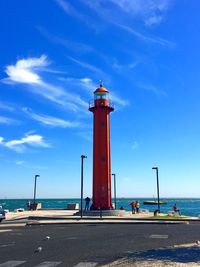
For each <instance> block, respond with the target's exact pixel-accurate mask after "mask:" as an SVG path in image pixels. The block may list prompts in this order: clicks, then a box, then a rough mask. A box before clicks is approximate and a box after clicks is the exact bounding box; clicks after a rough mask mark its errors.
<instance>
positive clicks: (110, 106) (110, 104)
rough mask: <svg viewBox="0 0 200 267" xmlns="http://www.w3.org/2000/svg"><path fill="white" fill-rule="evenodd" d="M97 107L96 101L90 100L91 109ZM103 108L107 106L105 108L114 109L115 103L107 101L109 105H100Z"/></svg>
mask: <svg viewBox="0 0 200 267" xmlns="http://www.w3.org/2000/svg"><path fill="white" fill-rule="evenodd" d="M95 106H96V105H95V100H90V101H89V108H94V107H95ZM101 106H105V107H109V108H114V102H113V101H111V100H108V101H107V105H101V104H99V105H98V107H101Z"/></svg>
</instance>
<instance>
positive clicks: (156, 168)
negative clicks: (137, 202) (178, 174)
mask: <svg viewBox="0 0 200 267" xmlns="http://www.w3.org/2000/svg"><path fill="white" fill-rule="evenodd" d="M152 169H153V170H156V178H157V196H158V211H159V213H160V195H159V179H158V167H153V168H152Z"/></svg>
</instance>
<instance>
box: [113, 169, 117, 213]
mask: <svg viewBox="0 0 200 267" xmlns="http://www.w3.org/2000/svg"><path fill="white" fill-rule="evenodd" d="M112 175H113V178H114V199H115V209H117V200H116V174H115V173H112Z"/></svg>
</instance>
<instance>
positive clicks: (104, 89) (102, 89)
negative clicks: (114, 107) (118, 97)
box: [94, 84, 109, 94]
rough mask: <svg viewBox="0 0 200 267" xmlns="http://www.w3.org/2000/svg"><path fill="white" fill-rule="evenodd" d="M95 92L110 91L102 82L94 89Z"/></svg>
mask: <svg viewBox="0 0 200 267" xmlns="http://www.w3.org/2000/svg"><path fill="white" fill-rule="evenodd" d="M95 93H109V92H108V90H107V89H106V88H104V87H103V85H102V84H100V86H99V87H98V88H97V89H96V90H95V91H94V94H95Z"/></svg>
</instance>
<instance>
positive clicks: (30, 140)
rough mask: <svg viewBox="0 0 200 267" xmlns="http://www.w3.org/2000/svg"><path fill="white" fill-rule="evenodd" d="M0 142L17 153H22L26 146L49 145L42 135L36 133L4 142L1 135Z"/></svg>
mask: <svg viewBox="0 0 200 267" xmlns="http://www.w3.org/2000/svg"><path fill="white" fill-rule="evenodd" d="M0 144H1V145H3V146H4V147H7V148H9V149H11V150H14V151H15V152H18V153H23V152H25V151H26V150H27V147H28V146H33V147H50V144H48V143H46V142H45V141H44V138H43V136H41V135H37V134H30V135H28V134H26V135H25V136H24V137H23V138H21V139H14V140H10V141H7V142H5V141H4V139H3V137H0Z"/></svg>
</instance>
